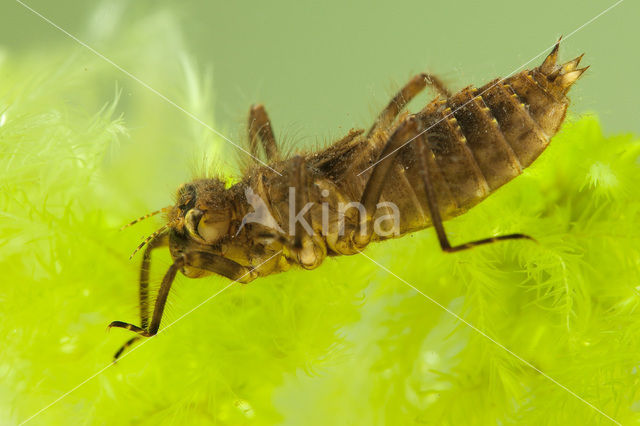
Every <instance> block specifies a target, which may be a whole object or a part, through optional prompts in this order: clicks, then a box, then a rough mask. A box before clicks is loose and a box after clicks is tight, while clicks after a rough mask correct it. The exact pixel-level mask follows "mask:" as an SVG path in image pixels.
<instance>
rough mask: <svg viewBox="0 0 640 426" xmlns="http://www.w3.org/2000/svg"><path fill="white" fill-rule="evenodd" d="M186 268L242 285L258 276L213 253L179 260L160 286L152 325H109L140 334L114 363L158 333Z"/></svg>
mask: <svg viewBox="0 0 640 426" xmlns="http://www.w3.org/2000/svg"><path fill="white" fill-rule="evenodd" d="M184 266H191V267H194V268H198V269H204V270H207V271H211V272H214V273H216V274H218V275H222V276H224V277H227V278H229V279H231V280H234V281H238V282H241V283H247V282H250V281H251V280H253V279H255V278H256V276H257V272H255V271H254V270H251V269H249V268H246V267H244V266H242V265H240V264H238V263H236V262H234V261H232V260H229V259H227V258H225V257H222V256H218V255H215V254H213V253H208V252H200V251H198V252H191V253H188V254H187V255H184V256H183V257H181V258H179V259H177V260H176V261H175V262H174V263H173V264H172V265H171V266H170V267H169V270H167V272H166V273H165V275H164V278H163V279H162V284H161V285H160V289H159V290H158V295H157V297H156V303H155V306H154V308H153V315H152V317H151V324H150V325H148V326H143V327H139V326H137V325H133V324H130V323H127V322H123V321H113V322H112V323H111V324H109V327H108V328H111V327H117V328H124V329H127V330H131V331H133V332H135V333H138V334H139V336H135V337H133V338H131V339H129V340H128V341H127V342H126V343H125V344H124V345H123V346H122V347H121V348H120V349H118V351H117V352H116V353H115V355H114V361H116V360H117V359H118V357H120V355H122V353H123V352H124V350H125V349H126V348H128V347H130V346H131V345H133V344H134V343H135V342H136V341H138V340H140V338H141V336H142V337H151V336H154V335H156V334H157V333H158V329H159V328H160V322H161V321H162V315H163V313H164V307H165V305H166V303H167V297H168V296H169V291H170V290H171V285H172V284H173V280H174V279H175V277H176V274H177V273H178V271H179V270H180V269H181V268H183V267H184Z"/></svg>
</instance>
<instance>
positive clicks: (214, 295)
mask: <svg viewBox="0 0 640 426" xmlns="http://www.w3.org/2000/svg"><path fill="white" fill-rule="evenodd" d="M280 253H282V250H279V251H278V252H277V253H275V254H274V255H273V256H271V257H270V258H268V259H267V260H265V261H264V262H262V263H261V264H259V265H258V266H256V267H255V268H253V269H252V270H250V271H249V272H247V273H245V274H244V275H243V276H241V277H240V278H238V279H236V280H235V281H232V282H231V283H229V284H227V285H226V286H225V287H223V288H222V290H219V291H218V292H216V293H214V294H212V295H211V296H209V297H207V298H206V299H205V300H204V301H202V302H200V303H199V304H197V305H196V306H194V307H193V308H191V309H190V310H189V311H187V312H185V313H184V314H182V315H180V317H178V319H176V320H175V321H173V322H171V323H169V324H168V325H167V326H165V327H164V328H162V329H160V330H159V331H158V333H157V334H156V336H158V335H160V334H161V333H164V332H165V331H167V330H168V329H169V328H170V327H171V326H172V325H174V324H175V323H177V322H178V321H180V320H182V319H183V318H184V317H186V316H187V315H189V314H191V313H192V312H193V311H195V310H196V309H198V308H200V307H201V306H202V305H204V304H205V303H207V302H208V301H210V300H211V299H213V298H214V297H216V296H217V295H219V294H220V293H222V292H223V291H225V290H226V289H228V288H229V287H231V286H232V285H234V284H235V283H237V282H238V281H240V280H241V279H243V278H244V277H246V276H247V275H249V274H250V273H251V272H253V271H255V270H256V269H258V268H259V267H261V266H262V265H264V264H265V263H267V262H269V261H270V260H271V259H273V258H274V257H276V256H277V255H279V254H280ZM153 337H155V336H151V337H149V338H147V339H145V340H143V341H142V342H141V343H140V344H139V345H138V346H135V347H134V348H132V349H131V350H129V351H128V352H125V353H124V354H123V355H122V356H121V357H120V358H119V360H122V359H123V358H125V357H126V356H129V354H131V353H132V352H134V351H136V350H137V349H139V348H140V347H142V345H144V344H146V343H147V342H149V341H150V340H151V339H152V338H153ZM114 364H115V362H110V363H109V364H107V365H106V366H104V367H103V368H101V369H100V370H98V371H96V372H95V373H93V374H92V375H91V376H89V377H88V378H86V379H85V380H83V381H82V382H80V383H79V384H77V385H76V386H75V387H73V388H72V389H70V390H68V391H67V392H65V393H63V394H62V395H60V396H59V397H58V398H56V399H55V400H54V401H53V402H51V403H50V404H49V405H47V406H45V407H43V408H41V409H40V410H38V411H37V412H36V413H34V414H33V415H31V416H30V417H29V418H27V419H25V420H23V421H22V422H20V423H19V426H22V425H24V424H25V423H28V422H29V421H31V420H33V419H34V418H35V417H36V416H38V415H40V414H41V413H42V412H44V411H45V410H47V409H49V408H50V407H52V406H53V405H55V404H56V403H58V402H60V401H61V400H62V399H64V398H65V397H66V396H67V395H69V394H70V393H72V392H73V391H75V390H76V389H78V388H80V387H81V386H82V385H84V384H85V383H87V382H89V381H91V380H92V379H94V378H95V377H97V376H99V375H100V374H102V373H103V372H104V371H105V370H107V369H108V368H109V367H111V366H112V365H114Z"/></svg>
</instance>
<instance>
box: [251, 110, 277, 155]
mask: <svg viewBox="0 0 640 426" xmlns="http://www.w3.org/2000/svg"><path fill="white" fill-rule="evenodd" d="M248 129H249V148H250V151H251V155H253V156H254V157H256V158H259V155H258V140H260V143H261V144H262V149H263V150H264V153H265V155H266V156H267V161H268V162H272V161H277V160H278V159H279V158H280V153H279V151H278V145H277V144H276V138H275V136H274V135H273V128H272V127H271V121H270V120H269V116H268V115H267V111H266V110H265V109H264V106H263V105H262V104H256V105H252V106H251V109H250V110H249V126H248Z"/></svg>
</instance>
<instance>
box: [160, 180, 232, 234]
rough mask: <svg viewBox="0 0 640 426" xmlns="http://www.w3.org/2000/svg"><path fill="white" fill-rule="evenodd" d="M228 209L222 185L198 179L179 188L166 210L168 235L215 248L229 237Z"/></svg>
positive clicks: (229, 217)
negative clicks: (170, 205)
mask: <svg viewBox="0 0 640 426" xmlns="http://www.w3.org/2000/svg"><path fill="white" fill-rule="evenodd" d="M230 224H231V207H230V203H229V201H228V196H227V191H226V189H225V186H224V183H223V182H221V181H219V180H216V179H200V180H196V181H193V182H190V183H186V184H184V185H182V186H180V188H179V189H178V193H177V200H176V204H175V205H174V206H173V207H172V208H171V210H170V211H169V226H170V228H171V233H172V234H175V235H178V236H180V237H181V238H183V239H187V240H192V241H194V242H196V243H199V244H203V245H215V244H217V243H218V242H219V241H220V240H221V239H222V238H223V237H224V236H226V235H227V234H228V231H229V226H230Z"/></svg>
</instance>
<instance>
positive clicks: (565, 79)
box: [538, 37, 589, 96]
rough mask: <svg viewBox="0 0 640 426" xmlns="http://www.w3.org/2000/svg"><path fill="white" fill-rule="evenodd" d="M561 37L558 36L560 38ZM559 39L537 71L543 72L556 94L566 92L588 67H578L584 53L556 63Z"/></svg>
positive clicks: (564, 93) (562, 94)
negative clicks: (564, 61) (562, 62)
mask: <svg viewBox="0 0 640 426" xmlns="http://www.w3.org/2000/svg"><path fill="white" fill-rule="evenodd" d="M561 39H562V37H560V40H561ZM560 40H558V42H557V43H556V45H555V47H554V48H553V50H552V51H551V53H550V54H549V55H548V56H547V57H546V58H545V60H544V62H543V63H542V65H540V66H539V67H538V71H539V72H541V73H542V74H544V75H545V76H546V78H547V80H548V81H549V83H550V84H551V87H553V89H554V91H555V92H556V94H557V95H560V96H564V95H566V94H567V92H568V91H569V89H570V88H571V86H572V85H573V83H575V82H576V81H577V80H578V78H580V76H581V75H582V74H583V73H584V72H585V71H586V70H587V69H588V68H589V67H588V66H587V67H584V68H578V65H579V64H580V61H581V60H582V57H583V56H584V53H583V54H582V55H580V56H578V57H577V58H575V59H572V60H571V61H569V62H566V63H564V64H560V65H558V63H557V62H558V51H559V50H560Z"/></svg>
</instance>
